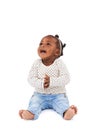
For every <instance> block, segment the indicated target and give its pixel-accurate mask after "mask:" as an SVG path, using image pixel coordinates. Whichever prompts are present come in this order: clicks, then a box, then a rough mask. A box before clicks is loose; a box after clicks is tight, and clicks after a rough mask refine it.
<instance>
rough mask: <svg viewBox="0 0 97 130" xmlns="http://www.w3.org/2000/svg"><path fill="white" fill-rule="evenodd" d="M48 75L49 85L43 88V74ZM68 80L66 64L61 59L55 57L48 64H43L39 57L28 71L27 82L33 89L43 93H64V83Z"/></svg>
mask: <svg viewBox="0 0 97 130" xmlns="http://www.w3.org/2000/svg"><path fill="white" fill-rule="evenodd" d="M45 75H48V76H49V77H50V85H49V87H48V88H44V86H43V84H44V76H45ZM69 81H70V76H69V73H68V70H67V68H66V65H65V64H64V63H63V61H62V60H61V59H59V58H58V59H56V60H55V61H54V63H53V64H52V65H50V66H45V65H44V64H43V63H42V61H41V59H38V60H36V61H35V62H34V63H33V65H32V67H31V70H30V72H29V76H28V82H29V83H30V84H31V86H33V87H35V91H36V92H38V93H44V94H59V93H66V89H65V85H66V84H67V83H68V82H69Z"/></svg>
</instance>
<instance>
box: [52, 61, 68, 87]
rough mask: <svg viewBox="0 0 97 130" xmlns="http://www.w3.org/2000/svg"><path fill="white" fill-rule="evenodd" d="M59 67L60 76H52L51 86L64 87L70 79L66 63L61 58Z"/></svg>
mask: <svg viewBox="0 0 97 130" xmlns="http://www.w3.org/2000/svg"><path fill="white" fill-rule="evenodd" d="M57 65H58V69H59V76H58V77H50V86H52V87H54V86H59V87H61V86H62V87H63V86H65V85H66V84H68V83H69V81H70V75H69V72H68V70H67V67H66V65H65V64H64V63H63V61H62V60H59V61H58V63H57Z"/></svg>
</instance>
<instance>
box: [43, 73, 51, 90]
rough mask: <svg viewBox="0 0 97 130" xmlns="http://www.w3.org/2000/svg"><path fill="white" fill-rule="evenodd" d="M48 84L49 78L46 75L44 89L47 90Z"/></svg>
mask: <svg viewBox="0 0 97 130" xmlns="http://www.w3.org/2000/svg"><path fill="white" fill-rule="evenodd" d="M49 84H50V77H49V76H48V75H45V77H44V88H48V87H49Z"/></svg>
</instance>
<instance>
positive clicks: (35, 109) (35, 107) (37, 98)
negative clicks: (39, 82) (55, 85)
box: [27, 92, 69, 119]
mask: <svg viewBox="0 0 97 130" xmlns="http://www.w3.org/2000/svg"><path fill="white" fill-rule="evenodd" d="M68 108H69V101H68V98H67V96H66V95H65V94H41V93H37V92H35V93H34V95H32V97H31V99H30V102H29V106H28V109H27V110H28V111H30V112H31V113H33V114H34V119H37V118H38V116H39V114H40V113H41V111H42V110H45V109H53V110H54V111H56V112H57V113H59V114H60V115H61V116H62V117H63V113H64V112H65V111H66V110H67V109H68Z"/></svg>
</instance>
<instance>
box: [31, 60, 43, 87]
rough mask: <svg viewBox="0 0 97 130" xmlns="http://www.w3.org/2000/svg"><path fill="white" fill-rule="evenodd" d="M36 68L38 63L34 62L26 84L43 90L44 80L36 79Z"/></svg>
mask: <svg viewBox="0 0 97 130" xmlns="http://www.w3.org/2000/svg"><path fill="white" fill-rule="evenodd" d="M38 66H39V62H38V61H35V62H34V64H33V65H32V67H31V70H30V72H29V75H28V82H29V83H30V85H31V86H33V87H35V88H40V87H41V88H43V87H44V79H40V78H39V77H38Z"/></svg>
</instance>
